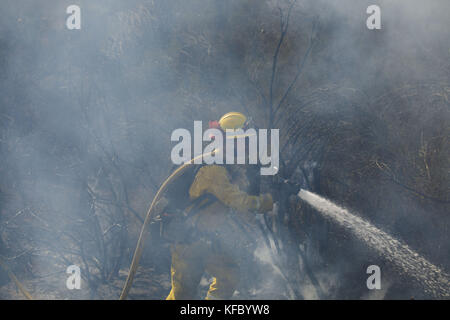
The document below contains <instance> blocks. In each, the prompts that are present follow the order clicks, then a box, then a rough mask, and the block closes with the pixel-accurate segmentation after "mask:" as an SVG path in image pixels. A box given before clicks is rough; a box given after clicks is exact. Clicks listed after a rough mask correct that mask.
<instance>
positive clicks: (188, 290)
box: [166, 242, 239, 300]
mask: <svg viewBox="0 0 450 320" xmlns="http://www.w3.org/2000/svg"><path fill="white" fill-rule="evenodd" d="M205 271H206V272H207V273H208V274H210V275H211V276H212V277H213V278H214V279H213V282H212V283H211V285H210V287H209V290H208V294H207V296H206V299H207V300H208V299H220V300H225V299H229V298H231V296H232V295H233V293H234V291H235V289H236V287H237V285H238V283H239V265H238V263H236V262H235V261H234V260H233V259H232V258H231V257H229V256H227V255H226V254H223V253H221V252H215V251H214V250H213V249H212V248H211V246H208V245H207V244H205V243H203V242H194V243H192V244H176V245H173V246H172V266H171V276H172V290H171V291H170V293H169V295H168V296H167V298H166V300H190V299H196V296H197V287H198V285H199V283H200V280H201V278H202V276H203V274H204V272H205Z"/></svg>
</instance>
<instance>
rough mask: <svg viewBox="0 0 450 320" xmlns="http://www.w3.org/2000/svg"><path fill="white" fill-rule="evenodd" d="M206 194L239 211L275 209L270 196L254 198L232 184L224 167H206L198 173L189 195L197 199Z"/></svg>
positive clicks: (263, 211)
mask: <svg viewBox="0 0 450 320" xmlns="http://www.w3.org/2000/svg"><path fill="white" fill-rule="evenodd" d="M205 193H210V194H212V195H214V196H215V197H216V198H217V199H218V200H219V201H220V202H222V203H223V204H225V205H226V206H228V207H231V208H233V209H235V210H237V211H244V212H247V211H255V212H258V213H265V212H268V211H271V210H272V208H273V201H272V196H271V195H270V194H263V195H260V196H252V195H248V194H247V193H245V192H244V191H241V190H240V189H239V187H238V186H237V185H235V184H232V183H231V181H230V177H229V175H228V173H227V170H226V169H225V168H224V167H222V166H217V165H211V166H205V167H202V168H201V169H200V170H199V172H198V173H197V175H196V177H195V180H194V183H193V184H192V186H191V188H190V189H189V195H190V197H191V198H194V199H195V198H197V197H199V196H201V195H203V194H205Z"/></svg>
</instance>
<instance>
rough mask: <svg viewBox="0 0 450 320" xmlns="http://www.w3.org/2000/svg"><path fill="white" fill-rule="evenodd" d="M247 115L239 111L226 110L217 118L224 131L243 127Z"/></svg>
mask: <svg viewBox="0 0 450 320" xmlns="http://www.w3.org/2000/svg"><path fill="white" fill-rule="evenodd" d="M246 121H247V117H246V116H245V115H244V114H242V113H240V112H228V113H227V114H224V115H223V116H222V118H220V119H219V125H220V127H221V128H222V129H223V130H224V131H225V130H227V129H241V128H243V127H244V124H245V122H246Z"/></svg>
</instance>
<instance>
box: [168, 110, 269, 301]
mask: <svg viewBox="0 0 450 320" xmlns="http://www.w3.org/2000/svg"><path fill="white" fill-rule="evenodd" d="M230 115H231V116H230ZM242 118H244V119H245V116H243V115H242V114H239V113H229V114H227V115H225V116H223V117H222V119H221V120H223V119H228V123H227V122H226V121H225V122H224V121H222V123H220V122H221V121H219V123H220V127H221V128H222V129H226V128H229V127H230V126H231V127H233V129H234V128H236V127H239V126H241V125H243V123H244V121H242V123H240V122H241V119H242ZM230 123H231V124H230ZM227 124H228V127H227ZM245 173H246V166H245V165H230V166H219V165H208V166H203V167H201V168H200V170H199V171H198V172H197V174H196V175H195V178H194V181H193V183H192V185H191V186H190V188H189V196H190V198H191V199H192V200H195V199H198V198H200V197H202V196H204V195H205V194H208V195H211V196H212V198H213V199H214V201H212V202H211V201H209V202H207V201H208V200H205V202H207V205H206V206H203V207H202V205H199V207H201V209H200V210H198V212H195V214H194V217H193V222H194V225H195V227H196V230H197V231H198V232H199V233H200V234H204V235H208V236H206V237H201V238H199V239H197V240H194V241H192V242H187V243H176V244H173V245H172V247H171V251H172V266H171V278H172V289H171V291H170V293H169V295H168V297H167V300H179V299H195V297H196V294H197V287H198V285H199V283H200V280H201V278H202V276H203V274H204V273H205V272H207V273H208V274H210V275H211V276H212V277H213V282H212V283H211V285H210V287H209V291H208V293H207V296H206V299H229V298H231V296H232V295H233V293H234V291H235V289H236V288H237V285H238V283H239V274H240V267H239V265H240V258H239V255H236V254H234V253H235V251H237V249H238V247H242V246H246V245H248V243H247V242H246V241H247V240H248V238H247V235H248V233H249V232H251V231H250V230H251V226H252V225H254V220H255V219H256V216H255V212H258V213H264V212H267V211H270V210H272V206H273V202H272V197H271V196H270V194H265V195H259V196H253V195H249V194H247V193H246V192H245V190H246V189H247V187H248V185H249V181H248V179H247V175H246V174H245ZM222 240H223V241H222Z"/></svg>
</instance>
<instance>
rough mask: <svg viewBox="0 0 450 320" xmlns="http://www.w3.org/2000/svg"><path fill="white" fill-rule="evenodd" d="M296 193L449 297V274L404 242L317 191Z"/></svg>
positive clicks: (404, 270)
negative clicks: (315, 192)
mask: <svg viewBox="0 0 450 320" xmlns="http://www.w3.org/2000/svg"><path fill="white" fill-rule="evenodd" d="M298 196H299V197H300V198H301V199H302V200H304V201H305V202H307V203H308V204H309V205H311V206H312V207H313V208H315V209H317V210H318V212H319V213H320V214H322V215H323V216H324V217H325V218H327V219H330V220H332V221H333V222H335V223H337V224H339V225H340V226H342V227H344V228H345V229H346V230H348V231H350V232H351V233H353V234H354V235H355V236H356V237H357V238H358V239H360V240H362V241H364V242H365V243H366V244H367V245H368V246H369V247H370V248H372V249H373V250H375V251H376V252H377V253H379V254H380V255H381V256H383V257H384V258H385V259H386V260H387V261H389V262H390V263H392V264H393V265H394V266H395V267H397V268H398V270H399V271H400V272H401V273H404V274H405V275H408V276H410V277H412V278H413V279H414V280H415V281H416V282H417V283H418V284H419V285H421V286H422V287H424V289H425V292H426V293H428V294H430V295H432V296H434V297H436V298H449V297H450V276H449V275H448V274H446V273H445V272H444V271H442V270H441V269H440V268H438V267H437V266H435V265H434V264H432V263H430V262H429V261H428V260H426V259H425V258H423V257H422V256H421V255H419V254H418V253H417V252H415V251H414V250H412V249H411V248H410V247H409V246H408V245H407V244H405V243H402V242H401V241H399V240H397V239H395V238H394V237H392V236H391V235H389V234H387V233H386V232H384V231H382V230H380V229H378V228H377V227H375V226H373V225H372V224H371V223H369V222H368V221H366V220H364V219H362V218H360V217H358V216H357V215H354V214H352V213H350V212H349V211H348V210H346V209H344V208H341V207H339V206H337V205H335V204H334V203H332V202H331V201H329V200H327V199H325V198H323V197H321V196H319V195H317V194H314V193H312V192H310V191H306V190H303V189H301V190H300V192H299V193H298Z"/></svg>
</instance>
